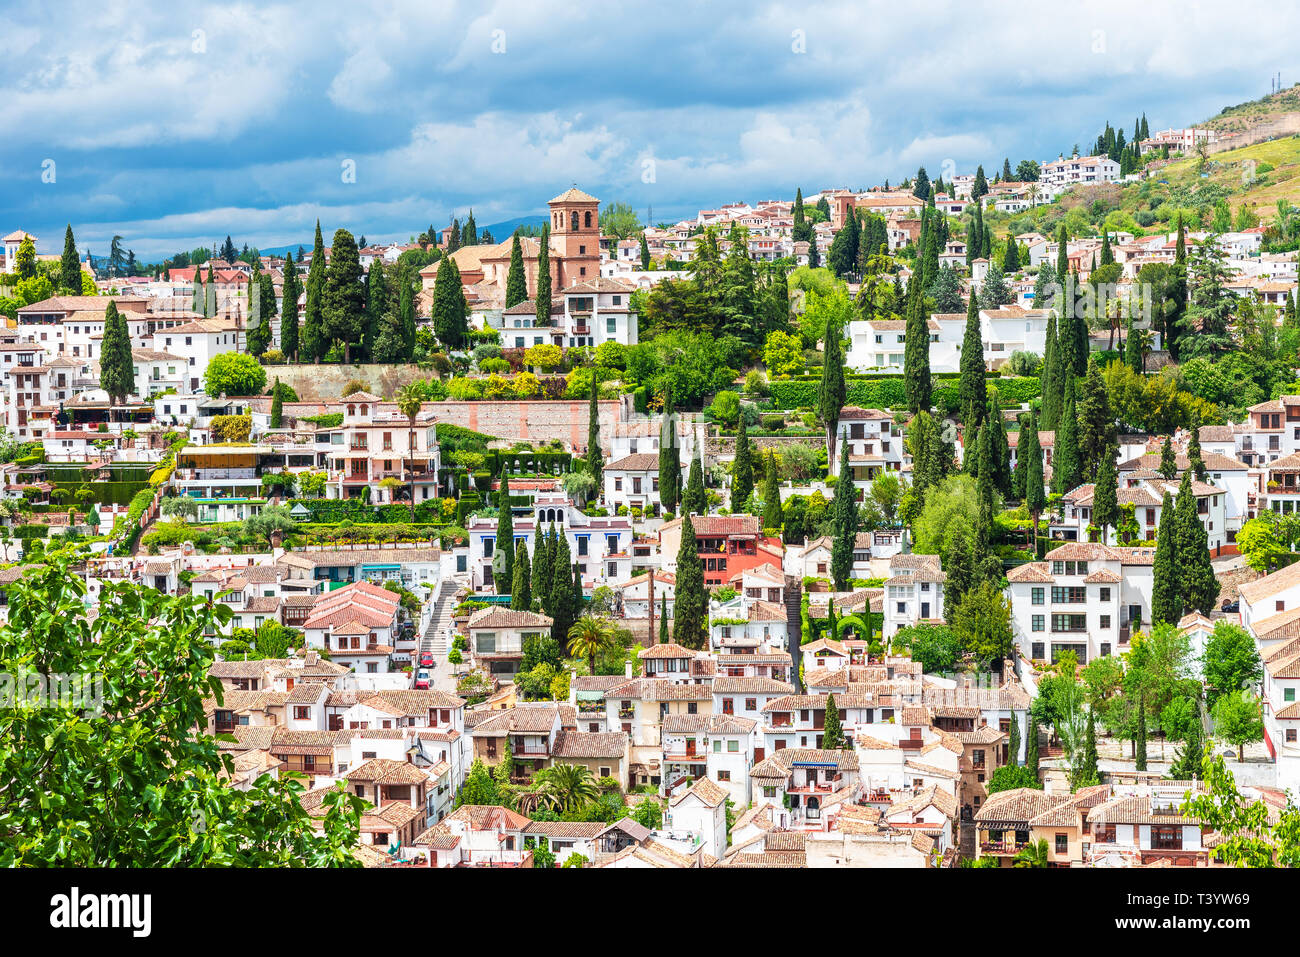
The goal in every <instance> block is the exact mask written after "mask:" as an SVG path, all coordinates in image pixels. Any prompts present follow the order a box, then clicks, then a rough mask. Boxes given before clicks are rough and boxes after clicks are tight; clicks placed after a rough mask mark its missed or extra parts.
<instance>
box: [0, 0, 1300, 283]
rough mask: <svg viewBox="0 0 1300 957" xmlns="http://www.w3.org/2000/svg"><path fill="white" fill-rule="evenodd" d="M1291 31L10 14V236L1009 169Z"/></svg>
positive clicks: (272, 242)
mask: <svg viewBox="0 0 1300 957" xmlns="http://www.w3.org/2000/svg"><path fill="white" fill-rule="evenodd" d="M1265 25H1267V27H1266V28H1265ZM1298 28H1300V5H1295V6H1292V5H1288V4H1277V3H1275V2H1273V3H1254V2H1249V0H1236V2H1233V3H1231V4H1212V3H1208V2H1202V3H1191V4H1188V3H1178V4H1172V3H1171V4H1163V3H1144V4H1140V5H1139V4H1134V3H1131V2H1124V3H1110V2H1106V3H1087V4H1043V3H1041V2H1035V3H1024V4H1016V3H1007V2H995V3H981V2H978V0H966V2H961V3H944V2H938V3H922V4H897V3H891V4H883V3H874V2H868V3H863V2H857V3H819V2H813V3H768V2H758V0H755V2H748V3H727V2H721V0H711V2H706V3H698V4H697V3H673V2H670V0H659V2H641V0H602V2H600V3H593V2H590V0H584V2H565V0H553V2H548V0H528V2H516V0H509V2H491V0H478V2H472V3H471V2H459V0H420V2H406V0H389V2H382V0H381V2H374V3H365V4H358V3H355V2H352V3H339V2H335V0H313V2H310V3H273V2H270V3H266V2H263V3H258V4H256V5H251V4H242V3H223V4H202V3H189V2H185V0H171V2H167V3H161V2H157V0H134V2H129V3H128V2H119V0H93V2H85V3H83V2H77V0H71V2H69V0H62V2H61V0H52V2H47V3H39V4H23V5H19V4H16V3H8V4H0V57H2V58H3V62H4V63H5V64H6V70H5V71H4V72H3V74H0V131H3V133H2V134H0V234H4V233H8V232H10V231H12V230H14V229H26V230H28V231H29V232H31V233H32V234H33V235H35V236H36V237H37V239H38V249H39V250H40V251H41V252H54V253H57V252H59V251H60V250H61V249H62V244H63V231H64V226H65V225H66V224H67V223H71V224H72V227H73V230H74V233H75V235H76V238H77V243H78V246H79V248H81V249H82V250H83V252H84V250H85V249H86V248H87V247H89V248H90V250H91V251H92V252H94V253H95V254H96V255H103V254H106V253H107V250H108V245H109V241H110V240H111V238H112V237H113V236H114V235H121V236H122V237H123V245H124V246H126V247H127V248H130V249H132V250H134V251H135V252H136V254H137V256H138V257H140V258H142V259H144V260H146V261H154V260H159V259H162V258H164V257H166V256H169V255H171V254H172V253H174V252H177V251H180V250H189V249H192V248H194V247H196V246H200V245H211V243H212V242H213V241H221V240H224V239H225V237H226V236H227V235H230V236H232V237H233V238H234V240H235V242H236V244H237V245H240V246H242V245H243V244H244V243H248V244H249V245H252V246H257V247H260V248H269V247H273V246H279V245H284V244H296V243H308V244H309V243H310V239H311V236H312V232H313V230H314V226H315V222H316V220H317V218H319V219H320V221H321V225H322V228H323V229H324V231H325V236H326V242H327V243H328V242H329V239H330V236H331V235H332V233H333V231H334V230H335V229H337V228H339V227H345V228H348V229H350V230H351V231H352V232H353V233H354V234H355V235H357V236H362V235H364V236H366V237H367V239H368V240H369V241H370V242H378V241H388V240H398V241H406V240H407V239H408V238H409V237H411V236H413V235H415V234H416V233H419V232H421V231H422V230H423V229H425V228H426V227H427V226H429V225H430V224H432V225H434V226H435V227H436V228H438V229H442V228H443V227H445V226H446V225H448V224H449V223H450V220H451V217H452V216H453V215H455V216H459V217H460V218H462V219H463V218H464V216H465V214H466V213H467V212H468V211H469V210H470V209H471V208H472V209H473V211H474V218H475V220H476V222H478V223H479V224H480V225H486V224H489V223H493V222H498V221H502V220H506V219H511V218H514V217H516V216H526V215H532V214H542V213H545V211H546V206H545V204H546V201H547V200H548V199H550V198H552V197H553V196H555V195H557V194H559V193H561V192H563V191H564V190H565V189H567V188H568V187H569V186H570V185H573V184H577V185H578V186H579V187H581V188H582V189H584V190H586V191H587V192H589V193H591V194H593V195H595V196H597V197H599V198H600V199H601V200H602V201H611V200H612V201H620V202H626V203H629V204H631V205H632V206H633V207H634V208H636V209H637V210H638V211H639V212H640V214H641V215H642V217H643V218H644V217H645V216H646V213H647V211H651V212H652V215H653V217H654V220H655V221H674V220H676V219H679V218H681V217H683V216H686V215H690V214H692V213H693V212H694V211H695V210H697V209H700V208H710V207H714V206H718V205H721V204H722V203H725V202H731V201H737V200H744V201H749V202H753V201H757V200H760V199H767V198H773V197H785V198H789V197H792V196H793V194H794V190H795V187H796V186H801V187H802V188H803V190H804V193H805V194H809V193H813V192H816V191H817V190H819V189H821V188H826V187H836V186H849V187H866V186H870V185H874V184H878V183H881V182H883V181H884V180H886V179H889V180H891V181H892V182H898V181H899V180H900V179H902V178H904V177H906V176H910V175H912V174H914V173H915V172H916V169H917V167H918V166H921V165H924V166H925V167H926V168H927V171H928V172H929V174H930V176H931V177H932V178H933V177H934V176H936V175H944V176H945V177H946V176H950V175H953V174H954V173H964V172H974V168H975V165H976V164H977V163H983V164H984V166H985V169H986V170H987V171H988V172H989V174H990V176H991V175H992V173H993V171H994V169H995V168H1000V166H1001V162H1002V159H1003V158H1004V157H1009V158H1010V160H1011V164H1012V166H1013V167H1014V166H1015V164H1016V163H1017V161H1018V160H1020V159H1023V158H1029V159H1037V160H1044V159H1049V158H1055V157H1056V155H1057V154H1058V153H1061V152H1062V151H1068V150H1069V149H1070V148H1071V147H1072V146H1073V145H1074V144H1075V143H1078V144H1080V146H1081V147H1082V148H1083V149H1085V150H1086V149H1087V147H1088V145H1089V144H1090V143H1091V142H1092V141H1093V140H1095V138H1096V136H1097V134H1098V133H1099V132H1100V131H1101V128H1102V126H1103V124H1104V123H1105V122H1106V121H1107V120H1109V121H1111V122H1112V123H1113V124H1115V125H1116V126H1123V127H1124V129H1125V131H1126V134H1130V133H1131V131H1132V127H1133V120H1134V118H1135V117H1136V116H1137V115H1139V114H1141V113H1142V112H1145V113H1146V115H1147V118H1148V123H1149V124H1150V127H1151V129H1152V131H1154V130H1156V129H1163V128H1165V127H1168V126H1185V125H1190V124H1192V123H1195V122H1196V121H1198V120H1201V119H1205V118H1207V117H1209V116H1212V115H1214V114H1215V113H1217V112H1219V110H1220V109H1222V108H1223V107H1225V106H1229V105H1233V104H1237V103H1240V102H1243V101H1246V100H1250V99H1254V98H1256V97H1259V96H1262V95H1265V94H1267V93H1268V92H1269V78H1270V74H1271V73H1273V72H1274V71H1281V73H1282V82H1283V84H1284V85H1290V84H1292V83H1294V82H1296V81H1300V52H1297V50H1296V49H1295V45H1294V44H1293V43H1292V42H1291V38H1292V37H1294V36H1296V35H1297V32H1300V31H1298ZM497 238H498V239H502V238H505V237H497Z"/></svg>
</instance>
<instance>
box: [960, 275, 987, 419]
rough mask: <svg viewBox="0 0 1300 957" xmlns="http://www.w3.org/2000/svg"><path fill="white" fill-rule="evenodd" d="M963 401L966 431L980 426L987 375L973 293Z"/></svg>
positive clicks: (964, 353) (968, 317)
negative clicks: (985, 373) (985, 374)
mask: <svg viewBox="0 0 1300 957" xmlns="http://www.w3.org/2000/svg"><path fill="white" fill-rule="evenodd" d="M957 395H958V400H959V401H960V402H961V409H962V416H961V422H962V426H963V427H964V428H965V429H966V432H967V434H971V433H973V431H974V430H975V429H977V428H979V425H980V422H981V421H982V420H983V418H984V411H985V407H986V405H987V404H988V389H987V387H986V384H985V378H984V341H983V338H982V337H981V335H980V317H979V307H978V305H977V303H976V301H975V296H974V294H972V295H971V297H970V301H969V302H968V303H967V306H966V330H965V332H964V333H963V335H962V340H961V382H960V384H959V385H958V389H957Z"/></svg>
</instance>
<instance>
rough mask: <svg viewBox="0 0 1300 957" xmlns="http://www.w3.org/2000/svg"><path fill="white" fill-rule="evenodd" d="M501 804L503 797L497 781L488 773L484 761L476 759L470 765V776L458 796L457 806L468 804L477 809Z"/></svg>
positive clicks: (468, 775) (467, 776) (466, 778)
mask: <svg viewBox="0 0 1300 957" xmlns="http://www.w3.org/2000/svg"><path fill="white" fill-rule="evenodd" d="M502 763H504V762H502ZM500 803H501V797H500V795H499V794H498V792H497V782H496V779H495V778H494V777H493V776H492V774H490V773H489V772H488V769H487V765H485V764H484V763H483V759H482V758H475V759H474V762H473V763H472V764H471V765H470V768H469V774H467V775H465V783H464V784H462V785H461V788H460V793H459V794H458V795H456V806H457V807H461V806H462V805H466V804H468V805H471V806H476V807H477V806H491V805H494V804H500Z"/></svg>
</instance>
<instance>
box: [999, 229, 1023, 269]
mask: <svg viewBox="0 0 1300 957" xmlns="http://www.w3.org/2000/svg"><path fill="white" fill-rule="evenodd" d="M1002 271H1003V272H1004V273H1006V274H1007V275H1008V276H1010V275H1011V274H1012V273H1017V272H1020V250H1019V249H1017V248H1016V237H1015V236H1012V235H1011V234H1010V233H1008V234H1007V245H1006V249H1005V250H1004V251H1003V254H1002Z"/></svg>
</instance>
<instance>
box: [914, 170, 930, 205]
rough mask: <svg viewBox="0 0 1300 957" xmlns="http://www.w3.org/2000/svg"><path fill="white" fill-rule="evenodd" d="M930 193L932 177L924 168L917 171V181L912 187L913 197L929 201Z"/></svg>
mask: <svg viewBox="0 0 1300 957" xmlns="http://www.w3.org/2000/svg"><path fill="white" fill-rule="evenodd" d="M930 193H931V190H930V177H929V176H928V175H927V174H926V172H925V167H924V166H922V167H921V168H920V169H918V170H917V171H916V180H915V181H914V183H913V185H912V195H913V196H915V197H916V198H917V199H929V198H930Z"/></svg>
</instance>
